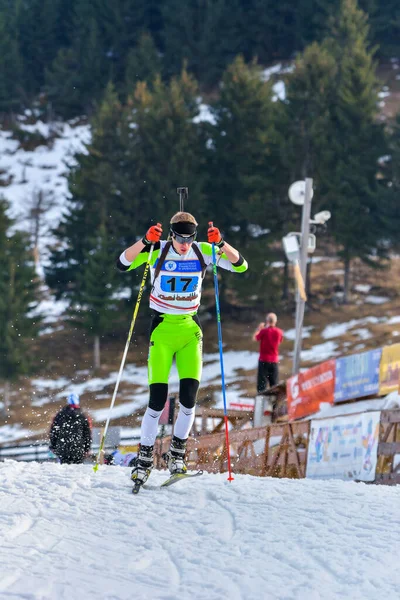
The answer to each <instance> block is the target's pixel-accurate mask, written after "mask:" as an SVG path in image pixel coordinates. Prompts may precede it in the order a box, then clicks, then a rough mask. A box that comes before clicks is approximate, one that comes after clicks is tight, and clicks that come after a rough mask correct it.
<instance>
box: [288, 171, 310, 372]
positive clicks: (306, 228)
mask: <svg viewBox="0 0 400 600" xmlns="http://www.w3.org/2000/svg"><path fill="white" fill-rule="evenodd" d="M312 184H313V180H312V179H310V178H307V179H306V187H305V194H304V204H303V211H302V216H301V247H300V271H301V275H302V277H303V281H304V283H305V282H306V275H307V259H308V254H307V247H308V236H309V233H310V214H311V195H312ZM304 307H305V302H304V300H302V298H301V297H300V293H299V291H297V296H296V339H295V343H294V352H293V371H292V374H293V375H295V374H296V373H298V372H299V368H300V352H301V337H302V333H303V319H304Z"/></svg>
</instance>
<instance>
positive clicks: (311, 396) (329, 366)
mask: <svg viewBox="0 0 400 600" xmlns="http://www.w3.org/2000/svg"><path fill="white" fill-rule="evenodd" d="M286 390H287V404H288V416H289V420H290V421H292V420H293V419H300V418H301V417H306V416H307V415H311V414H313V413H315V412H317V411H318V410H319V407H320V404H321V402H328V403H329V404H333V400H334V392H335V360H327V361H325V362H323V363H321V364H319V365H317V366H316V367H312V368H311V369H307V370H306V371H302V372H300V373H298V374H297V375H294V376H293V377H291V378H290V379H289V380H288V382H287V387H286Z"/></svg>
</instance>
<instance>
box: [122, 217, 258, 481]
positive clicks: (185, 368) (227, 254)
mask: <svg viewBox="0 0 400 600" xmlns="http://www.w3.org/2000/svg"><path fill="white" fill-rule="evenodd" d="M161 235H162V227H161V225H160V224H158V225H153V226H152V227H150V228H149V229H148V231H147V233H146V235H145V237H144V238H143V239H142V240H140V241H138V242H136V243H135V244H133V245H132V246H130V247H129V248H127V249H126V250H124V252H122V254H121V256H120V257H119V259H118V268H119V269H120V270H121V271H130V270H132V269H136V268H137V267H139V266H140V265H142V264H144V263H146V262H147V260H148V258H149V252H150V248H151V246H152V245H153V253H152V256H151V260H150V273H151V283H152V289H151V292H150V308H151V309H153V311H154V315H153V318H152V323H151V332H150V347H149V358H148V379H149V387H150V400H149V404H148V407H147V409H146V412H145V414H144V416H143V420H142V425H141V438H140V449H139V454H138V457H137V460H136V464H135V467H134V469H133V471H132V480H134V481H135V482H137V483H141V484H143V483H145V482H146V481H147V479H148V477H149V475H150V472H151V470H152V468H153V448H154V442H155V439H156V436H157V430H158V421H159V418H160V415H161V413H162V411H163V408H164V406H165V403H166V400H167V397H168V378H169V373H170V370H171V366H172V361H173V359H174V357H175V360H176V366H177V370H178V375H179V412H178V416H177V419H176V422H175V426H174V435H173V437H172V440H171V446H170V449H169V451H168V452H167V453H166V455H165V460H166V463H167V467H168V468H169V470H170V472H171V474H175V473H185V472H186V470H187V468H186V464H185V451H186V442H187V439H188V436H189V433H190V430H191V428H192V425H193V422H194V417H195V404H196V398H197V392H198V389H199V385H200V379H201V371H202V338H203V335H202V330H201V326H200V323H199V319H198V316H197V311H198V309H199V306H200V299H201V287H202V282H203V277H204V275H205V271H206V268H207V266H208V265H210V264H211V263H212V246H211V244H212V243H214V244H215V245H216V246H217V248H218V266H219V267H222V268H223V269H226V270H227V271H234V272H236V273H243V272H244V271H246V270H247V262H246V260H245V259H244V258H243V257H242V256H241V255H240V254H239V252H238V251H237V250H236V249H235V248H233V247H232V246H230V245H229V244H228V243H227V242H225V240H223V239H222V236H221V233H220V231H219V229H218V228H217V227H209V229H208V243H207V242H196V241H195V240H196V235H197V221H196V219H195V218H194V217H193V216H192V215H191V214H190V213H187V212H178V213H176V214H175V215H174V216H173V217H172V219H171V221H170V231H169V236H168V240H161Z"/></svg>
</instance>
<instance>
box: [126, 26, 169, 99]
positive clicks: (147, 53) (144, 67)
mask: <svg viewBox="0 0 400 600" xmlns="http://www.w3.org/2000/svg"><path fill="white" fill-rule="evenodd" d="M161 68H162V65H161V58H160V54H159V52H158V50H157V48H156V46H155V44H154V41H153V38H152V37H151V35H150V34H149V33H143V34H142V35H141V36H140V38H139V42H138V44H137V46H136V47H135V48H132V49H131V50H130V51H129V54H128V59H127V66H126V73H125V81H126V90H127V93H128V94H129V93H131V92H132V91H133V90H134V88H135V86H136V83H137V82H138V81H146V82H147V83H150V82H152V81H153V80H154V79H155V78H156V76H157V75H160V74H161Z"/></svg>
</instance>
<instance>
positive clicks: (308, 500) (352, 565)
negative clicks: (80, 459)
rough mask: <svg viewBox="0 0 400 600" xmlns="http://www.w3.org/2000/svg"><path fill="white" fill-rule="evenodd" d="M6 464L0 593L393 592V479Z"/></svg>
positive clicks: (396, 540)
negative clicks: (169, 478)
mask: <svg viewBox="0 0 400 600" xmlns="http://www.w3.org/2000/svg"><path fill="white" fill-rule="evenodd" d="M129 475H130V469H128V468H124V467H108V466H101V467H100V469H99V471H98V473H94V472H93V470H92V467H91V466H90V465H63V466H61V465H58V464H54V463H52V464H38V463H23V462H16V461H6V462H3V463H0V506H1V510H0V555H1V561H0V598H1V600H3V599H10V600H11V599H12V600H22V599H23V600H75V599H77V598H83V599H85V600H132V599H133V598H134V599H138V600H177V599H178V598H179V600H186V599H187V600H189V599H190V600H191V599H195V600H221V599H225V598H227V599H228V598H229V600H259V599H260V598H261V599H262V600H263V599H266V600H269V599H271V600H322V599H323V600H331V599H332V600H333V599H336V598H341V599H344V598H345V599H350V600H358V599H359V600H361V599H362V600H376V599H377V598H385V600H398V598H399V587H400V573H399V570H398V556H399V551H400V511H399V501H400V486H399V487H385V486H373V485H366V484H362V483H358V484H357V483H354V482H343V481H337V480H335V481H313V480H288V479H283V480H279V479H272V478H258V477H251V476H249V475H235V480H234V481H233V482H229V481H227V474H226V473H224V474H218V475H210V474H208V473H205V474H204V475H203V476H202V477H199V478H195V479H189V480H186V481H182V482H178V483H176V484H175V485H174V486H172V487H170V488H164V489H160V488H159V487H156V486H159V485H160V483H162V481H163V480H164V479H165V477H166V473H165V472H161V471H153V473H152V475H151V478H150V482H151V484H150V482H149V488H148V489H142V490H141V491H140V493H139V494H138V495H137V496H134V495H132V493H131V490H132V484H131V482H130V479H129Z"/></svg>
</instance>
